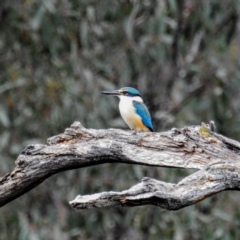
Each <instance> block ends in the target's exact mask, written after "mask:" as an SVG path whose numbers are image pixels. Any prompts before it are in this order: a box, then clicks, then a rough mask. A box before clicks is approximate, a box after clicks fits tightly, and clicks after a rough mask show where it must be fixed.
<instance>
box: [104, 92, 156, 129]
mask: <svg viewBox="0 0 240 240" xmlns="http://www.w3.org/2000/svg"><path fill="white" fill-rule="evenodd" d="M102 94H106V95H112V96H118V97H119V98H120V102H119V110H120V113H121V116H122V118H123V120H124V121H125V122H126V124H127V125H128V126H129V127H130V129H132V130H134V131H151V132H153V126H152V121H151V116H150V114H149V111H148V109H147V107H146V106H145V104H144V103H143V100H142V98H141V95H140V93H139V92H138V91H137V90H136V89H135V88H132V87H123V88H121V89H119V90H112V91H102Z"/></svg>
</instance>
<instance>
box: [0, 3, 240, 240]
mask: <svg viewBox="0 0 240 240" xmlns="http://www.w3.org/2000/svg"><path fill="white" fill-rule="evenodd" d="M238 2H239V1H237V0H225V1H218V0H196V1H192V0H142V1H140V0H133V1H129V0H118V1H111V0H101V1H98V0H72V1H70V0H52V1H48V0H43V1H37V0H1V3H0V149H1V162H0V176H3V175H4V174H6V173H8V172H10V171H11V170H12V169H13V168H14V161H15V160H16V158H17V156H18V154H19V153H20V152H21V150H23V149H24V148H25V147H26V146H27V145H28V144H30V143H45V142H46V139H47V138H48V137H50V136H52V135H56V134H59V133H61V132H63V131H64V129H65V128H66V127H69V126H70V125H71V124H72V123H73V122H74V121H76V120H78V121H81V123H82V124H83V125H84V126H85V127H87V128H96V129H98V128H110V127H114V128H126V125H125V124H124V122H123V121H122V119H121V118H120V115H119V111H118V100H117V99H115V98H111V99H109V98H108V97H106V96H102V95H101V90H109V89H117V88H120V87H123V86H132V87H136V88H137V89H138V90H139V91H140V92H141V94H142V96H143V98H144V100H145V102H146V104H147V106H148V107H149V110H150V112H151V115H152V118H153V124H154V129H155V131H163V130H168V129H170V128H172V127H183V126H186V125H194V124H200V123H201V122H202V121H209V120H214V121H215V123H216V125H217V131H218V132H220V133H221V134H224V135H226V136H228V137H231V138H234V139H237V140H240V128H239V124H240V122H239V119H240V88H239V86H240V68H239V63H240V52H239V49H240V5H239V3H238ZM191 172H192V171H190V170H176V169H160V168H151V167H143V166H130V165H124V164H105V165H101V166H95V167H91V168H87V169H78V170H71V171H68V172H64V173H60V174H57V175H56V176H53V177H51V178H50V179H48V180H46V181H45V182H44V183H42V184H41V185H40V186H38V187H37V188H36V189H34V190H32V191H30V192H29V193H27V194H25V195H24V196H22V197H20V198H19V199H17V200H14V201H13V202H11V203H9V204H8V205H6V206H5V207H3V208H2V209H0V239H1V240H2V239H4V240H9V239H19V240H25V239H26V240H40V239H54V240H55V239H61V240H65V239H66V240H68V239H71V240H80V239H81V240H82V239H83V240H84V239H100V240H101V239H102V240H105V239H106V240H111V239H114V240H123V239H124V240H125V239H132V240H145V239H150V240H155V239H156V240H157V239H174V240H192V239H193V240H194V239H227V240H228V239H240V231H239V228H240V205H239V200H238V199H239V193H237V192H233V191H231V192H228V193H225V192H224V193H221V194H218V195H217V196H215V197H212V198H209V199H207V200H205V201H204V202H201V203H199V204H197V205H194V206H191V207H188V208H186V209H182V210H180V211H177V212H168V211H165V210H162V209H160V208H158V207H155V206H144V207H137V208H121V207H119V208H115V207H114V208H106V209H93V210H84V211H80V212H77V211H75V210H73V209H71V208H70V207H69V205H68V201H70V200H72V199H73V198H75V196H76V195H78V194H90V193H95V192H101V191H106V190H124V189H127V188H129V187H130V186H132V185H134V184H136V183H137V182H139V181H140V179H141V178H142V177H143V176H149V177H154V178H156V179H160V180H163V181H169V182H177V181H179V180H180V179H182V178H183V177H184V176H186V175H188V174H190V173H191Z"/></svg>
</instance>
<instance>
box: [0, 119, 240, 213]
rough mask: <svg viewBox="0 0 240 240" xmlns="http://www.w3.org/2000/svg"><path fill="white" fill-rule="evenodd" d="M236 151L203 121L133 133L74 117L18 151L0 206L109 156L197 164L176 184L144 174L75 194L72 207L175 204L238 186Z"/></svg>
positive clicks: (0, 191) (1, 184)
mask: <svg viewBox="0 0 240 240" xmlns="http://www.w3.org/2000/svg"><path fill="white" fill-rule="evenodd" d="M239 152H240V143H239V142H237V141H234V140H231V139H228V138H226V137H224V136H221V135H219V134H216V133H213V132H211V131H210V130H209V129H208V127H206V126H202V127H200V126H191V127H185V128H182V129H172V130H171V131H167V132H162V133H137V134H132V132H131V131H123V130H117V129H107V130H94V129H86V128H84V127H83V126H82V125H81V124H80V123H79V122H75V123H74V124H73V125H72V126H71V127H70V128H67V129H66V130H65V132H64V133H63V134H60V135H57V136H54V137H52V138H50V139H48V144H47V145H42V144H36V145H30V146H28V147H27V148H26V149H24V150H23V151H22V153H21V154H20V155H19V157H18V158H17V160H16V168H15V169H14V171H13V172H11V173H8V174H6V175H5V176H3V177H2V178H0V206H3V205H5V204H7V203H8V202H10V201H11V200H13V199H15V198H17V197H19V196H21V195H22V194H24V193H26V192H27V191H29V190H31V189H32V188H34V187H36V186H37V185H38V184H40V183H41V182H43V181H44V180H45V179H47V178H48V177H50V176H51V175H53V174H56V173H58V172H61V171H65V170H69V169H75V168H82V167H88V166H93V165H97V164H103V163H114V162H118V163H129V164H141V165H149V166H155V167H174V168H195V169H200V171H198V172H196V173H194V174H192V175H190V176H188V177H186V178H185V179H183V180H182V181H181V182H179V183H178V184H172V183H165V182H161V181H157V180H154V179H149V178H144V179H143V181H142V182H141V183H139V184H137V185H136V186H134V187H132V188H130V189H129V190H126V191H123V192H120V193H118V192H106V193H99V194H93V195H88V196H78V197H77V198H76V199H75V200H73V201H71V202H70V204H71V205H72V206H73V207H75V208H77V209H83V208H91V207H105V206H110V205H119V204H121V205H123V206H138V205H144V204H154V205H157V206H160V207H163V208H165V209H169V210H177V209H179V208H182V207H186V206H188V205H191V204H194V203H196V202H198V201H201V200H203V199H204V198H206V197H208V196H211V195H213V194H215V193H217V192H220V191H223V190H228V189H234V190H238V189H239V180H240V176H239V171H240V170H239V169H240V164H239V163H240V154H239ZM116 184H117V183H116Z"/></svg>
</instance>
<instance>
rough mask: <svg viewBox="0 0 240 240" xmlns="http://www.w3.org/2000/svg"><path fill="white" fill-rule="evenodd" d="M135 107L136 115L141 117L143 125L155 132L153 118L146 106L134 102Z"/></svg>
mask: <svg viewBox="0 0 240 240" xmlns="http://www.w3.org/2000/svg"><path fill="white" fill-rule="evenodd" d="M133 106H134V108H135V109H136V113H137V114H138V115H139V116H140V117H141V119H142V122H143V124H144V125H145V126H146V127H147V128H149V130H150V131H151V132H153V126H152V121H151V116H150V113H149V111H148V109H147V107H146V106H145V104H144V103H140V102H137V101H133Z"/></svg>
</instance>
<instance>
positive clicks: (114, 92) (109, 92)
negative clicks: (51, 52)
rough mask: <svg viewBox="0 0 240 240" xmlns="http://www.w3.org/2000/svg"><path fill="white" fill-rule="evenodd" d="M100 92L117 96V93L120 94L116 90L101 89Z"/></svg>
mask: <svg viewBox="0 0 240 240" xmlns="http://www.w3.org/2000/svg"><path fill="white" fill-rule="evenodd" d="M102 94H105V95H112V96H119V95H121V93H120V92H119V91H118V90H111V91H102Z"/></svg>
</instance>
